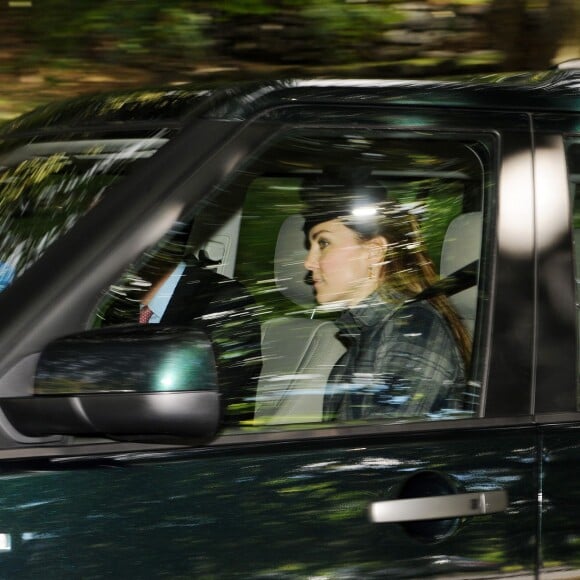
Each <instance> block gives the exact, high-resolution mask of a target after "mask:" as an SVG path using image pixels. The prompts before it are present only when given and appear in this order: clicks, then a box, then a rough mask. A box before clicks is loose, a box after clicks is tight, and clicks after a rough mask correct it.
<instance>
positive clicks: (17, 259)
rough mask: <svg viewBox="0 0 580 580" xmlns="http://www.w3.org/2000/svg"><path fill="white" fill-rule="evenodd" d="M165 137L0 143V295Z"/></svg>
mask: <svg viewBox="0 0 580 580" xmlns="http://www.w3.org/2000/svg"><path fill="white" fill-rule="evenodd" d="M168 137H169V135H168V134H167V132H164V131H154V132H151V131H148V132H147V134H146V135H143V134H132V135H131V134H129V135H120V134H117V135H115V136H107V135H104V136H87V135H66V136H63V137H59V138H54V137H52V138H50V139H48V138H45V139H41V138H39V137H38V136H36V137H35V138H34V139H33V140H27V139H23V140H17V139H9V138H6V139H4V140H2V141H0V209H1V212H0V213H1V215H2V220H1V221H0V290H2V289H4V288H6V286H7V285H8V284H10V283H11V282H12V280H14V279H15V278H16V277H18V276H20V275H21V274H22V273H23V272H24V271H25V270H26V269H27V268H29V267H30V266H31V265H32V264H33V263H34V262H36V261H37V260H38V258H39V257H40V256H41V255H42V254H43V253H44V251H45V250H46V248H47V247H48V246H50V245H51V244H52V243H53V242H54V241H55V240H56V239H58V238H59V237H60V236H62V235H63V234H64V233H65V232H66V231H68V230H69V229H70V228H71V227H72V226H73V225H74V224H75V223H76V221H77V220H78V219H79V218H80V217H81V216H82V215H84V214H85V213H86V211H87V210H88V209H90V208H91V207H93V206H94V205H95V204H96V203H97V202H98V201H99V200H100V199H101V198H102V196H103V194H104V192H105V191H106V190H107V188H109V187H110V186H111V185H112V184H114V183H115V182H116V181H117V180H118V179H119V178H121V177H122V176H124V175H126V174H127V173H128V172H129V170H130V169H131V168H132V166H133V165H135V164H136V163H137V162H138V161H140V160H146V159H148V158H150V157H151V156H152V155H153V154H154V153H155V152H156V151H157V150H158V149H159V148H160V147H162V146H163V145H164V144H165V143H166V142H167V140H168Z"/></svg>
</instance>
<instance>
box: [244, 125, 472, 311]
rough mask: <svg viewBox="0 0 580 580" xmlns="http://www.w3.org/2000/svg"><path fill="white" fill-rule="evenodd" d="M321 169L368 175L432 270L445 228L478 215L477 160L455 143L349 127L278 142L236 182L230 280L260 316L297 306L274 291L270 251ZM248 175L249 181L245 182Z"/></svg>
mask: <svg viewBox="0 0 580 580" xmlns="http://www.w3.org/2000/svg"><path fill="white" fill-rule="evenodd" d="M327 168H340V169H341V171H347V170H348V169H349V168H352V170H353V171H357V170H361V169H362V170H364V171H368V172H369V173H370V174H371V175H372V177H373V178H374V179H375V180H377V181H378V182H379V183H380V184H381V185H382V186H383V187H384V190H385V196H386V198H387V199H390V200H394V201H397V202H399V203H401V204H403V205H404V206H409V207H410V208H412V209H413V213H414V215H416V217H417V218H418V222H419V225H420V227H421V232H422V235H423V238H424V241H425V245H426V247H427V250H428V252H429V254H430V256H431V258H432V259H433V261H434V263H435V265H436V266H438V265H439V262H440V255H441V246H442V244H443V239H444V236H445V232H446V230H447V228H448V226H449V224H450V222H451V221H452V220H453V219H454V218H455V217H457V216H458V215H459V214H461V213H463V212H466V211H476V210H480V209H481V199H482V191H481V183H482V170H481V165H480V160H479V159H478V157H477V155H476V154H474V151H473V148H472V147H471V146H470V145H469V144H464V143H462V142H461V141H459V140H454V139H445V140H440V139H427V138H423V137H418V138H417V136H415V135H413V134H408V135H407V136H401V137H394V138H393V137H391V138H388V137H383V136H380V135H377V134H373V133H370V132H361V131H357V130H354V129H353V130H352V132H350V131H349V132H348V133H347V132H346V131H345V132H344V134H340V133H337V132H336V131H334V132H332V131H330V130H329V131H325V132H322V131H318V132H317V133H316V134H312V133H310V132H303V133H301V134H298V133H296V134H291V135H288V136H286V137H285V138H284V139H283V140H280V141H278V142H277V143H274V144H273V145H271V146H270V148H269V149H268V150H267V151H265V152H263V153H262V154H261V155H260V157H259V158H257V159H255V160H254V162H253V164H252V165H251V168H250V170H249V171H248V170H247V169H245V170H244V172H243V173H240V176H239V178H240V181H242V182H243V183H247V186H246V187H247V194H246V199H245V202H244V208H243V213H242V223H241V231H240V246H239V249H238V259H237V271H236V276H237V278H238V279H240V280H242V281H243V282H244V283H245V284H246V285H247V286H248V288H249V289H250V290H251V291H252V293H253V294H254V296H255V297H256V300H257V301H258V303H259V304H260V306H261V307H262V310H261V312H260V314H261V315H262V316H263V317H264V318H269V317H271V316H279V315H281V314H284V313H289V312H291V311H295V310H296V309H297V308H299V307H297V306H296V305H293V304H291V303H290V302H288V301H287V300H285V299H284V298H283V297H282V296H281V295H280V294H279V293H278V292H276V281H275V274H274V248H275V247H276V240H277V236H278V232H279V230H280V227H281V225H282V223H283V222H284V220H285V219H286V218H287V217H288V216H290V215H293V214H299V213H300V210H301V207H302V205H301V198H300V192H301V188H302V186H303V182H304V180H305V179H308V178H309V177H310V176H312V175H316V174H320V173H321V172H322V171H324V170H325V169H327ZM249 174H254V176H255V177H254V179H252V180H251V181H249V180H248V175H249ZM304 275H305V276H306V270H304Z"/></svg>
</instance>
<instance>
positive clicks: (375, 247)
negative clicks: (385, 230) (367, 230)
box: [365, 236, 389, 266]
mask: <svg viewBox="0 0 580 580" xmlns="http://www.w3.org/2000/svg"><path fill="white" fill-rule="evenodd" d="M388 245H389V244H388V242H387V239H386V238H385V237H384V236H375V237H374V238H371V239H370V240H368V241H366V242H365V246H366V247H367V249H368V255H369V260H370V262H371V265H373V266H377V265H379V264H381V263H382V262H383V260H384V258H385V253H386V252H387V246H388Z"/></svg>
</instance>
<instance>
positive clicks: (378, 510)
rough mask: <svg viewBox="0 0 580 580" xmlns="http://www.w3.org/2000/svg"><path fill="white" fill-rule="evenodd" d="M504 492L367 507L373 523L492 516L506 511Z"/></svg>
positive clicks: (485, 492)
mask: <svg viewBox="0 0 580 580" xmlns="http://www.w3.org/2000/svg"><path fill="white" fill-rule="evenodd" d="M507 506H508V496H507V492H506V491H504V490H497V491H481V492H475V493H459V494H452V495H434V496H430V497H415V498H410V499H395V500H390V501H377V502H374V503H372V504H371V505H370V506H369V518H370V520H371V522H373V523H376V524H378V523H386V522H414V521H421V520H439V519H450V518H461V517H469V516H479V515H484V514H493V513H497V512H501V511H504V510H506V509H507Z"/></svg>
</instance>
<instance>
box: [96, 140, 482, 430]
mask: <svg viewBox="0 0 580 580" xmlns="http://www.w3.org/2000/svg"><path fill="white" fill-rule="evenodd" d="M488 150H489V143H487V142H486V140H485V139H484V138H477V137H471V138H468V137H466V136H465V135H464V134H463V135H461V136H453V135H434V136H426V135H425V134H418V133H413V132H408V133H400V134H399V133H397V134H394V133H389V134H388V135H387V134H380V133H376V132H370V131H369V132H360V133H359V132H356V131H351V132H349V133H348V134H347V133H345V132H339V131H328V132H326V133H324V132H321V131H318V132H316V133H313V132H311V131H305V130H303V131H296V132H292V133H288V134H286V136H284V137H283V138H279V139H277V141H276V142H274V143H273V144H272V143H269V144H268V145H267V146H265V147H264V149H263V150H262V151H260V152H259V153H258V154H256V155H255V156H254V157H253V158H252V159H251V160H250V161H249V162H248V163H247V164H246V165H245V166H244V167H243V168H242V169H241V170H239V171H237V172H235V173H234V174H233V175H232V176H230V179H229V181H228V182H227V183H224V184H220V186H219V187H218V188H216V191H215V192H213V194H212V195H211V196H210V197H209V198H208V200H207V201H206V203H205V204H204V205H203V206H198V207H196V208H194V209H193V211H192V212H191V214H188V215H186V216H184V217H183V218H182V220H181V222H180V223H178V224H175V226H174V228H173V229H172V231H171V232H168V234H167V235H166V236H165V237H164V239H163V240H162V241H161V242H160V243H159V244H158V245H157V246H156V247H155V248H152V249H151V250H150V251H149V252H148V253H147V255H145V256H143V257H142V258H141V260H140V261H139V262H138V263H136V264H134V265H132V266H131V268H130V269H128V270H127V272H125V274H124V276H123V277H122V279H121V280H119V282H118V283H117V284H115V285H114V286H112V287H111V288H110V289H109V291H108V292H107V295H106V296H105V298H104V299H103V300H102V301H101V303H100V304H99V307H98V309H97V313H96V316H95V323H94V325H95V326H106V325H110V324H122V323H136V322H137V321H138V320H139V318H141V321H142V322H147V323H149V324H152V323H161V324H168V325H173V326H174V325H189V324H195V325H201V326H202V328H203V329H204V330H205V331H206V332H207V334H208V335H209V337H210V339H211V340H212V342H213V343H214V345H215V347H216V359H217V362H218V380H219V383H220V389H221V390H222V392H223V393H224V401H225V405H226V407H227V409H226V417H227V418H228V421H229V423H230V425H236V426H237V427H242V428H244V429H246V430H256V429H258V430H277V429H283V428H284V426H285V425H287V426H289V427H291V428H296V426H297V425H299V424H304V425H308V424H313V423H315V424H318V425H319V426H325V425H327V426H334V425H337V424H360V423H366V422H370V423H376V422H383V423H385V422H392V421H401V420H405V421H417V420H419V421H426V420H442V419H453V418H461V417H466V416H472V415H473V414H474V413H476V412H477V408H478V402H479V391H480V376H481V369H480V362H479V356H478V353H479V352H480V351H481V345H480V342H481V339H480V336H482V334H483V333H482V332H481V327H482V317H481V313H480V302H481V300H478V294H479V296H481V294H482V292H483V288H482V284H481V279H480V278H481V277H480V269H481V268H480V264H481V263H482V260H481V252H482V244H481V240H482V231H483V229H484V226H485V222H486V220H485V216H484V213H485V207H486V206H485V201H486V198H487V197H489V196H486V195H485V192H486V190H487V189H488V188H489V187H490V185H489V184H488V179H489V178H488V175H487V172H486V167H489V159H488V157H489V153H488ZM145 306H151V310H152V311H153V313H152V314H151V315H150V318H149V319H148V320H147V321H145V318H146V316H149V312H148V309H146V308H145ZM292 426H294V427H292Z"/></svg>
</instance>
